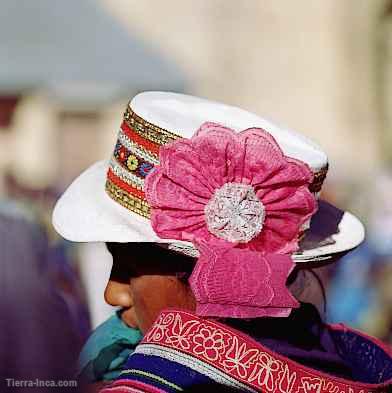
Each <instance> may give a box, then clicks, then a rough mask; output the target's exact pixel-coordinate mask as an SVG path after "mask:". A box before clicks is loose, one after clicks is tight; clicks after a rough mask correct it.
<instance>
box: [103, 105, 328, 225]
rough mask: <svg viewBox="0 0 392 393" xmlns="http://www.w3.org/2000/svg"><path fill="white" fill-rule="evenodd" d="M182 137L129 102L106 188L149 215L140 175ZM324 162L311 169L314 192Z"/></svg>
mask: <svg viewBox="0 0 392 393" xmlns="http://www.w3.org/2000/svg"><path fill="white" fill-rule="evenodd" d="M181 138H182V137H181V136H179V135H177V134H176V133H175V132H172V131H168V130H165V129H163V128H161V127H158V126H156V125H154V124H152V123H150V122H147V121H146V120H144V119H143V118H141V117H140V116H138V115H137V114H136V113H135V112H133V111H132V109H131V108H130V106H129V105H128V106H127V109H126V111H125V113H124V121H123V123H122V125H121V128H120V130H119V133H118V139H117V143H116V146H115V149H114V153H113V156H112V158H111V160H110V164H109V169H108V172H107V180H106V192H107V193H108V195H109V196H110V197H111V198H112V199H113V200H115V201H116V202H117V203H119V204H121V205H122V206H124V207H125V208H127V209H128V210H130V211H132V212H134V213H137V214H139V215H140V216H142V217H145V218H150V206H149V204H148V202H147V200H146V198H145V194H144V179H145V177H146V176H147V175H148V174H149V173H150V172H151V170H153V168H154V166H156V165H159V149H160V147H161V146H164V145H166V144H168V143H170V142H173V141H175V140H177V139H181ZM327 172H328V165H326V166H325V167H323V168H321V169H320V170H318V171H316V172H314V173H313V181H312V183H311V184H310V185H309V190H310V191H311V192H312V193H314V194H318V193H319V192H320V191H321V188H322V185H323V182H324V180H325V178H326V176H327Z"/></svg>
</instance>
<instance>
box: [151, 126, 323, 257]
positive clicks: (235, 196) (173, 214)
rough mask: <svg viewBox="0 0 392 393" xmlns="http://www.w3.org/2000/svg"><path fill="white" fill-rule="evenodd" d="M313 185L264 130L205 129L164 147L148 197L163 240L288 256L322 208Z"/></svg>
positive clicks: (308, 173)
mask: <svg viewBox="0 0 392 393" xmlns="http://www.w3.org/2000/svg"><path fill="white" fill-rule="evenodd" d="M312 179H313V174H312V171H311V170H310V169H309V167H308V166H307V165H306V164H305V163H303V162H301V161H298V160H295V159H293V158H289V157H286V156H285V155H284V154H283V152H282V150H281V149H280V147H279V145H278V144H277V142H276V141H275V139H274V138H273V137H272V136H271V135H270V134H269V133H267V132H266V131H264V130H263V129H260V128H250V129H247V130H244V131H242V132H240V133H236V132H235V131H234V130H231V129H229V128H226V127H224V126H221V125H219V124H214V123H204V124H203V125H202V126H201V127H200V129H199V130H198V131H197V132H196V134H195V135H194V136H193V137H192V138H191V139H179V140H176V141H174V142H172V143H170V144H168V145H165V146H162V147H161V149H160V165H159V166H158V167H156V169H155V170H154V171H153V172H151V173H150V174H149V175H148V176H147V178H146V181H145V193H146V198H147V200H148V202H149V204H150V205H151V207H152V213H151V224H152V227H153V229H154V230H155V232H156V233H157V234H158V235H159V236H160V237H161V238H168V239H178V240H185V241H191V242H194V243H198V242H203V243H207V244H210V245H215V246H224V245H226V246H228V245H230V246H231V247H232V246H235V247H237V248H246V249H248V250H257V251H262V252H264V253H280V254H289V253H292V252H294V251H295V250H297V248H298V236H299V232H300V228H301V226H302V225H303V224H304V223H305V222H306V221H307V220H308V219H309V218H310V217H311V215H312V214H313V213H314V212H315V210H316V201H315V198H314V196H313V195H312V193H311V192H310V191H309V188H308V187H309V184H310V183H311V182H312Z"/></svg>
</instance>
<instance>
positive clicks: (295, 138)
mask: <svg viewBox="0 0 392 393" xmlns="http://www.w3.org/2000/svg"><path fill="white" fill-rule="evenodd" d="M129 107H130V109H131V110H132V111H133V112H135V113H137V114H138V115H139V116H140V117H141V118H143V119H144V120H145V121H147V122H149V123H152V124H154V125H156V126H159V127H160V128H163V129H165V130H168V131H170V132H172V133H174V134H176V135H178V136H179V137H183V138H191V137H192V136H193V134H194V133H195V130H197V129H199V127H200V126H201V125H202V124H203V123H205V122H214V123H219V124H222V125H224V126H226V127H229V128H231V129H233V130H235V131H237V132H240V131H242V130H244V129H247V128H253V127H257V128H263V129H264V130H265V131H267V132H268V133H269V134H271V135H272V136H273V137H274V138H275V139H276V141H277V142H278V144H279V146H280V147H281V149H282V150H283V152H284V154H285V155H286V156H288V157H292V158H296V159H298V160H300V161H303V162H305V163H307V164H308V165H309V166H310V167H311V168H312V170H313V171H315V172H316V171H319V170H320V169H322V168H325V167H326V166H327V164H328V158H327V155H326V154H325V153H324V152H323V151H322V150H321V148H320V147H319V146H317V144H315V143H314V142H313V141H311V140H310V139H308V138H306V137H305V136H303V135H301V134H299V133H297V132H295V131H292V130H289V129H286V128H282V127H279V126H277V125H276V124H274V123H272V122H270V121H268V120H266V119H264V118H262V117H259V116H257V115H255V114H253V113H251V112H248V111H246V110H244V109H241V108H237V107H235V106H230V105H226V104H222V103H219V102H215V101H211V100H207V99H204V98H200V97H195V96H190V95H185V94H178V93H169V92H156V91H149V92H143V93H140V94H138V95H136V96H135V97H134V98H133V99H132V101H131V102H130V103H129Z"/></svg>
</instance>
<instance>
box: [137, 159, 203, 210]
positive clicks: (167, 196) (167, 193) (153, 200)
mask: <svg viewBox="0 0 392 393" xmlns="http://www.w3.org/2000/svg"><path fill="white" fill-rule="evenodd" d="M144 192H145V194H146V199H147V201H148V203H149V204H150V205H151V206H152V207H157V208H160V209H163V208H166V209H178V210H185V211H187V210H190V211H198V212H200V213H201V212H203V214H204V205H205V204H206V203H207V201H206V200H205V199H204V198H203V197H200V196H198V195H195V194H194V193H192V192H190V191H188V190H187V189H186V188H183V187H182V186H181V185H179V184H177V183H174V182H173V181H172V180H170V179H169V178H168V177H167V176H166V175H165V173H164V172H163V171H162V170H160V168H159V167H155V168H154V170H153V171H152V172H150V173H149V174H148V176H147V177H146V180H145V183H144Z"/></svg>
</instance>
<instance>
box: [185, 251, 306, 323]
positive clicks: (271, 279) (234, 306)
mask: <svg viewBox="0 0 392 393" xmlns="http://www.w3.org/2000/svg"><path fill="white" fill-rule="evenodd" d="M199 250H200V258H199V260H198V262H197V264H196V266H195V268H194V270H193V273H192V275H191V277H190V280H189V282H190V285H191V288H192V291H193V293H194V295H195V298H196V301H197V306H196V313H197V314H198V315H201V316H209V317H232V318H257V317H266V316H270V317H276V316H287V315H289V314H290V312H291V310H292V308H296V307H298V306H299V303H298V302H297V301H296V300H295V298H294V297H293V296H292V295H291V293H290V292H289V290H288V289H287V288H286V280H287V277H288V275H289V273H290V272H291V271H292V269H293V267H294V262H293V260H292V259H291V257H290V256H288V255H278V254H261V253H260V252H254V251H249V250H246V249H239V248H233V247H216V246H211V245H207V244H203V245H199Z"/></svg>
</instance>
